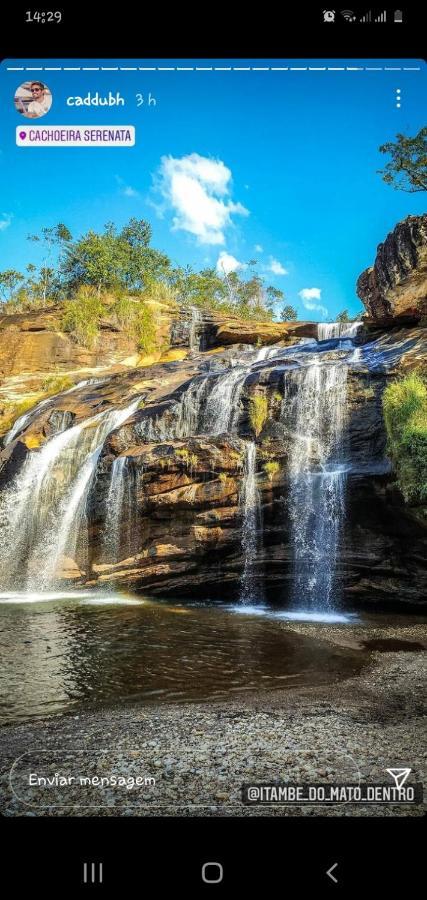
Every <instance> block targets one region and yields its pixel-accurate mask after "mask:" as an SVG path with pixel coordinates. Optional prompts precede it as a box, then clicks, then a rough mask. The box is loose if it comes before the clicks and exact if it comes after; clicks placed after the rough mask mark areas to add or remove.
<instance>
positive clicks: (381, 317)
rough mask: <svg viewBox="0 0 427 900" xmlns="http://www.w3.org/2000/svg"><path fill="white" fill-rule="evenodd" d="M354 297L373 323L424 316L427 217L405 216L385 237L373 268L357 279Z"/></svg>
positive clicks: (417, 319) (410, 319) (426, 309)
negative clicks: (356, 296) (360, 301)
mask: <svg viewBox="0 0 427 900" xmlns="http://www.w3.org/2000/svg"><path fill="white" fill-rule="evenodd" d="M357 294H358V296H359V297H360V299H361V300H362V303H364V305H365V307H366V309H367V312H368V314H369V316H370V317H371V318H372V319H373V320H374V321H375V322H377V323H382V324H387V323H389V322H390V321H393V320H395V321H396V322H397V321H400V322H402V323H404V322H405V321H406V322H408V323H414V322H418V321H420V319H422V318H423V317H425V316H426V315H427V215H422V216H408V217H407V218H406V219H404V221H403V222H399V223H398V224H397V225H396V227H395V228H394V229H393V231H392V232H390V234H389V235H387V237H386V239H385V241H384V242H383V243H382V244H380V245H379V247H378V249H377V255H376V258H375V262H374V265H373V266H371V267H370V268H368V269H366V270H365V271H364V272H362V274H361V275H360V277H359V279H358V282H357Z"/></svg>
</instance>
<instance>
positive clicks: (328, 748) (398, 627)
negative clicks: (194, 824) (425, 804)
mask: <svg viewBox="0 0 427 900" xmlns="http://www.w3.org/2000/svg"><path fill="white" fill-rule="evenodd" d="M280 627H282V628H284V629H286V630H288V631H293V632H294V633H299V634H304V635H309V636H310V637H312V638H313V637H314V635H315V636H316V638H317V639H319V640H321V641H325V642H327V643H329V644H331V643H332V644H333V645H334V647H339V648H347V649H348V651H349V653H353V652H354V651H355V650H356V651H357V652H359V653H360V654H363V657H364V665H363V666H362V667H361V668H360V670H359V671H358V674H356V675H353V676H351V677H349V678H347V679H344V680H342V679H339V678H334V680H331V682H330V683H329V684H322V685H316V684H312V685H310V686H302V687H298V688H292V687H288V688H287V689H286V690H283V689H279V690H273V691H268V692H267V691H263V690H262V688H261V687H260V689H259V690H258V691H250V692H248V693H246V694H245V695H244V700H242V695H241V694H240V695H239V696H238V697H236V698H233V697H229V698H227V699H221V700H219V701H210V702H209V703H204V704H201V703H185V704H182V703H178V704H171V703H165V704H156V703H155V702H154V701H153V702H151V703H149V704H144V705H142V704H139V705H134V704H133V705H129V706H126V705H123V704H121V705H120V706H115V707H113V708H105V709H102V710H99V711H96V712H84V713H82V714H80V715H78V716H74V715H67V716H58V717H55V718H50V719H49V720H45V721H37V722H35V723H34V722H33V723H28V724H22V725H17V726H16V725H14V726H10V727H6V728H4V729H3V732H2V736H1V756H2V760H3V762H2V786H1V809H2V813H3V815H5V816H22V815H24V816H35V815H48V816H64V815H66V816H67V815H73V816H91V815H109V816H157V815H169V816H175V815H181V816H182V815H184V816H197V815H204V816H236V815H238V816H241V815H243V816H247V815H261V816H263V815H278V816H283V815H286V816H300V815H309V816H315V815H318V814H319V813H320V812H321V813H322V814H326V815H329V816H336V815H339V816H340V815H355V814H356V815H361V816H372V815H376V816H390V815H420V814H421V811H422V810H421V807H419V806H412V807H410V806H398V805H390V806H388V805H387V806H384V805H382V806H379V805H378V806H374V805H370V806H354V805H350V804H346V805H334V806H330V807H322V808H319V807H318V806H304V807H297V806H277V807H270V806H269V807H252V806H251V807H248V806H245V805H243V804H242V802H241V785H242V784H243V783H244V782H251V781H255V782H256V781H264V782H273V781H275V780H276V779H277V780H279V781H283V782H288V783H295V782H321V783H330V782H334V781H338V782H343V783H344V782H351V783H357V782H358V780H359V778H360V780H361V783H363V782H375V783H388V782H390V784H391V779H390V776H389V775H388V774H387V772H386V770H387V769H388V768H390V767H405V766H408V767H410V768H411V769H412V772H411V775H410V782H411V783H415V782H417V783H419V782H422V781H423V779H424V769H425V759H426V750H425V719H424V718H423V712H424V704H423V678H424V666H423V654H422V652H420V651H422V650H423V649H424V648H425V646H426V631H425V625H424V624H423V622H422V619H421V618H420V617H414V619H413V620H412V622H411V621H409V620H408V619H407V618H406V617H405V619H403V618H402V617H398V616H396V617H394V619H392V620H391V621H390V620H389V621H388V622H387V624H386V623H385V622H384V624H382V623H380V622H379V621H378V618H377V619H376V620H375V621H371V622H363V623H362V622H361V623H354V624H352V625H350V626H349V625H348V624H347V625H337V624H334V625H329V624H315V625H313V623H296V622H295V623H294V622H292V623H290V622H282V623H281V626H280ZM29 750H32V751H33V754H32V756H31V757H30V759H31V764H30V763H29V764H28V766H29V769H32V770H33V771H36V772H37V771H41V768H42V766H43V764H45V763H46V759H49V760H52V765H51V772H53V773H56V774H58V773H61V772H67V773H73V775H76V773H77V772H78V774H80V775H81V774H82V773H83V774H84V776H87V777H90V778H93V777H94V776H95V777H100V776H101V777H102V776H105V777H110V776H111V773H115V774H116V775H119V774H120V775H121V776H122V777H123V778H125V779H128V782H129V779H130V780H131V781H132V779H134V778H136V777H138V776H140V777H141V776H149V777H150V778H154V779H155V781H156V784H155V786H152V785H144V786H143V787H142V788H139V787H136V786H133V787H117V786H114V787H112V786H111V785H109V786H108V787H105V788H102V789H100V788H99V787H98V786H97V787H93V786H92V785H91V787H90V788H85V787H82V786H81V784H78V785H76V784H70V785H69V786H67V787H66V788H59V789H57V788H52V787H50V788H46V787H40V786H36V787H32V788H31V792H30V794H28V793H25V791H24V793H23V790H22V785H23V773H24V769H25V767H24V766H23V763H22V760H21V762H20V763H16V762H15V761H16V760H17V758H18V757H20V755H22V754H25V753H27V752H28V751H29ZM76 760H78V763H76ZM11 767H13V768H14V772H13V774H12V779H11V780H10V770H11ZM44 771H46V770H45V769H44ZM18 796H21V797H22V796H25V797H26V800H27V802H22V801H21V800H20V799H18ZM52 800H54V802H55V803H56V804H58V805H53V803H52ZM88 803H90V804H91V805H90V806H87V805H85V804H88Z"/></svg>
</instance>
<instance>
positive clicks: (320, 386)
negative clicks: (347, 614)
mask: <svg viewBox="0 0 427 900" xmlns="http://www.w3.org/2000/svg"><path fill="white" fill-rule="evenodd" d="M288 378H289V379H291V380H292V381H294V382H296V387H297V391H296V393H295V394H294V397H293V400H292V401H291V404H290V406H291V409H290V413H291V417H292V420H293V421H292V429H293V434H292V444H291V449H290V459H289V472H290V488H289V516H290V531H291V545H292V549H293V564H294V580H293V591H292V605H293V606H294V607H295V606H298V607H299V608H301V607H303V608H304V609H310V610H312V611H314V610H316V611H325V610H329V609H331V608H332V607H333V606H334V605H336V603H337V602H338V600H339V596H338V586H337V579H336V561H337V553H338V549H339V542H340V536H341V531H342V526H343V521H344V515H345V484H346V474H345V465H344V462H343V428H344V417H345V405H346V387H347V366H346V365H345V364H343V363H333V364H331V363H328V362H326V363H320V362H319V358H318V357H316V358H315V361H314V362H313V364H312V365H309V366H304V367H301V368H300V369H297V370H294V371H293V372H291V373H288ZM284 404H286V405H288V401H284Z"/></svg>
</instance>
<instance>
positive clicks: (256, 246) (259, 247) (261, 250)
mask: <svg viewBox="0 0 427 900" xmlns="http://www.w3.org/2000/svg"><path fill="white" fill-rule="evenodd" d="M254 250H255V253H262V252H263V248H262V247H261V244H255V247H254Z"/></svg>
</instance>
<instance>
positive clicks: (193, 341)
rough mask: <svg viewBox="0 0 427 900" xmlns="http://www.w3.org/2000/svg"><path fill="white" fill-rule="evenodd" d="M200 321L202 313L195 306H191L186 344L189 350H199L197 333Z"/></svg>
mask: <svg viewBox="0 0 427 900" xmlns="http://www.w3.org/2000/svg"><path fill="white" fill-rule="evenodd" d="M201 321H202V314H201V312H200V309H198V307H197V306H192V307H191V322H190V334H189V339H188V344H189V347H190V350H200V336H199V334H198V330H199V325H200V322H201Z"/></svg>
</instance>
